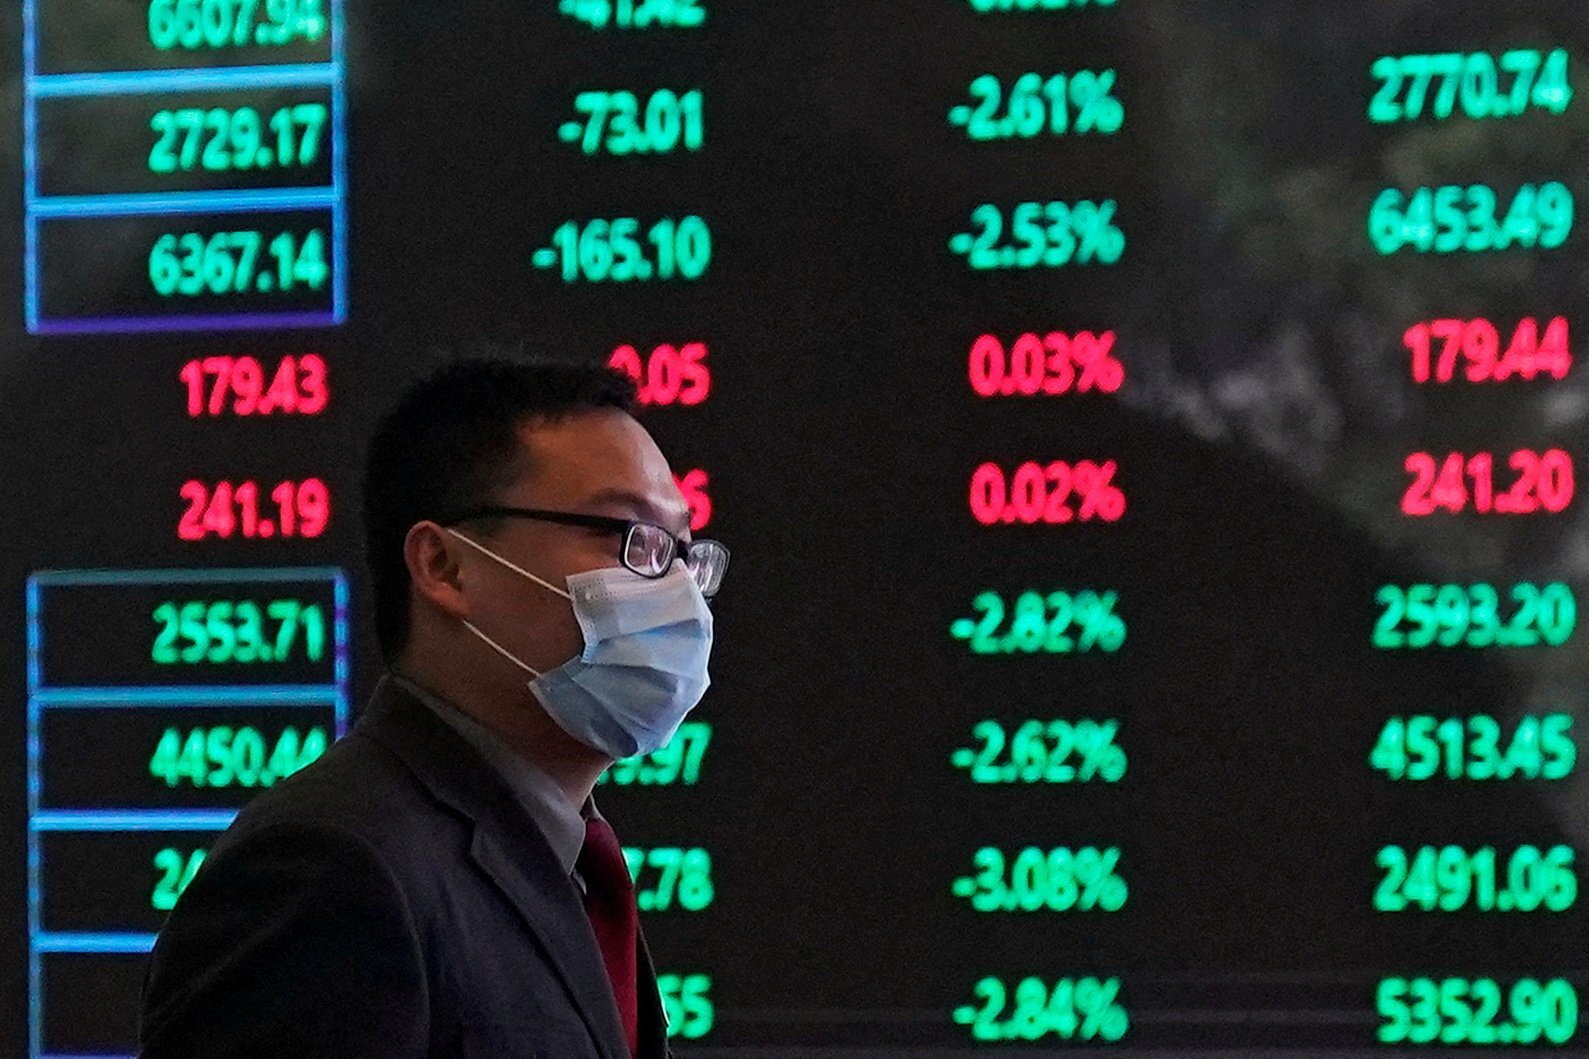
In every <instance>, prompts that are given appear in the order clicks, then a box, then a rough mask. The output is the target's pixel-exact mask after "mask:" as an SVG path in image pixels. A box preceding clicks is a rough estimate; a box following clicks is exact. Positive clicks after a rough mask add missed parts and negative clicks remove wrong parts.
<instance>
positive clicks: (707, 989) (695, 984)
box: [657, 974, 717, 1041]
mask: <svg viewBox="0 0 1589 1059" xmlns="http://www.w3.org/2000/svg"><path fill="white" fill-rule="evenodd" d="M657 991H658V992H659V993H661V994H662V1011H663V1014H664V1015H666V1016H667V1021H668V1036H669V1037H682V1038H683V1039H684V1040H687V1041H698V1040H700V1039H701V1038H702V1037H705V1036H706V1035H707V1034H709V1033H711V1032H712V1026H713V1025H714V1024H715V1023H716V1022H717V1008H716V1007H715V1006H714V1005H713V1003H712V976H711V975H706V974H682V975H681V974H659V975H657Z"/></svg>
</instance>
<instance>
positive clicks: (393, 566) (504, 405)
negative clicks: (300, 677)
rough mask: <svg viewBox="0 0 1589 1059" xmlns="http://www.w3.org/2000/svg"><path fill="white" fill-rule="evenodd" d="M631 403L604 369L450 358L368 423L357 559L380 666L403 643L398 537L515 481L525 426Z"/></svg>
mask: <svg viewBox="0 0 1589 1059" xmlns="http://www.w3.org/2000/svg"><path fill="white" fill-rule="evenodd" d="M634 406H635V385H634V383H633V382H632V381H631V380H630V379H629V377H628V376H626V375H623V374H621V373H620V372H617V371H614V370H612V369H610V368H603V367H597V366H595V365H590V364H575V363H567V362H562V361H551V360H539V359H531V358H510V357H507V356H502V355H491V356H470V357H467V358H464V359H455V360H451V361H449V362H447V363H445V364H443V366H442V367H441V368H439V369H437V370H435V371H434V372H432V373H431V374H430V375H428V376H427V377H425V378H423V379H421V380H419V381H418V382H416V383H414V384H413V385H412V386H410V387H409V388H408V390H407V391H406V392H405V393H404V394H403V395H402V397H401V398H400V399H399V400H398V402H397V404H396V406H395V407H393V408H392V410H391V411H390V412H388V413H387V414H386V416H385V418H383V419H382V420H381V422H380V425H379V426H377V427H376V430H375V435H374V437H373V438H372V439H371V442H370V447H369V452H368V455H367V456H366V459H365V464H364V483H363V494H364V495H363V501H364V548H365V559H366V561H367V562H368V564H369V569H370V576H371V584H372V590H373V593H374V597H375V636H376V640H377V641H378V642H379V644H380V648H381V656H382V657H383V658H384V659H385V660H386V661H387V662H388V663H390V662H392V661H393V660H394V659H396V658H397V656H398V655H399V654H400V653H401V652H402V650H403V648H404V646H405V645H406V644H407V642H408V633H409V607H408V603H409V600H408V596H409V576H408V564H407V562H406V561H405V560H404V557H403V542H404V540H405V539H407V537H408V531H409V530H410V529H412V528H413V526H414V524H415V523H416V522H421V521H423V520H425V519H440V518H445V517H447V516H448V515H449V513H452V512H460V511H464V510H467V509H468V508H472V507H477V506H480V505H482V504H489V503H491V502H492V501H493V500H495V499H496V494H497V492H498V491H499V490H501V489H503V488H505V487H506V486H508V485H510V484H512V483H513V482H514V481H515V480H517V478H518V477H519V475H520V474H522V473H523V471H524V469H525V468H524V467H523V465H522V460H521V458H520V457H521V453H522V449H521V447H520V443H519V437H518V430H519V428H520V426H522V425H523V424H524V423H526V422H530V421H535V420H543V421H544V420H556V419H560V418H562V417H564V416H567V415H569V414H570V413H574V412H580V411H586V410H594V409H600V408H616V409H619V410H620V411H623V412H630V413H632V412H633V411H634Z"/></svg>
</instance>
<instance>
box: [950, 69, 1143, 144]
mask: <svg viewBox="0 0 1589 1059" xmlns="http://www.w3.org/2000/svg"><path fill="white" fill-rule="evenodd" d="M1114 85H1115V72H1114V71H1113V70H1101V71H1094V70H1078V71H1077V72H1075V73H1071V74H1054V75H1052V76H1049V77H1045V76H1044V75H1042V74H1039V73H1024V74H1021V75H1020V76H1019V77H1017V78H1015V80H1014V81H1013V82H1011V83H1010V85H1009V86H1008V87H1006V86H1005V83H1004V81H1003V80H1002V79H1001V78H999V77H998V76H996V75H994V74H982V75H981V76H979V77H977V78H976V79H975V80H973V81H972V82H971V85H970V96H971V101H970V102H968V103H958V104H956V105H955V106H953V107H951V108H950V109H949V124H950V125H954V126H957V127H959V128H963V129H965V131H966V138H967V139H970V140H973V141H976V142H979V143H987V142H989V141H993V140H1030V139H1034V138H1036V137H1039V136H1067V135H1075V136H1085V135H1088V134H1094V135H1102V136H1112V135H1114V134H1115V133H1117V132H1119V131H1120V128H1121V126H1122V125H1124V124H1125V117H1126V111H1125V107H1123V106H1122V105H1121V104H1120V101H1119V100H1118V99H1116V98H1115V97H1114V96H1113V94H1112V93H1113V90H1114Z"/></svg>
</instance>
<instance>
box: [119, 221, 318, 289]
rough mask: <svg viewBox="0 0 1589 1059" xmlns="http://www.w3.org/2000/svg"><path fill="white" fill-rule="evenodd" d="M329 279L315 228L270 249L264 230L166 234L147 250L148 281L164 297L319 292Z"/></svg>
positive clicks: (285, 235)
mask: <svg viewBox="0 0 1589 1059" xmlns="http://www.w3.org/2000/svg"><path fill="white" fill-rule="evenodd" d="M261 250H264V251H265V253H264V255H263V257H262V255H261ZM330 275H331V269H330V267H329V266H327V264H326V237H325V233H324V232H322V231H320V230H319V229H318V228H316V229H313V230H312V231H310V232H308V233H307V234H305V235H304V236H302V237H301V238H300V237H299V236H297V235H295V234H293V233H292V232H282V233H281V234H279V235H277V236H275V237H274V238H272V239H271V240H270V242H269V244H268V245H267V244H266V242H265V233H263V232H216V233H214V234H213V235H208V236H206V235H203V234H201V233H199V232H185V233H170V234H167V235H162V236H161V237H160V238H159V239H157V240H156V241H155V244H154V246H153V247H152V248H151V249H150V251H149V282H150V284H151V285H152V286H153V287H154V292H155V293H156V294H158V295H160V297H162V298H172V297H183V298H196V297H200V296H203V295H228V294H247V293H252V292H258V293H260V294H270V293H273V292H281V293H290V292H292V291H294V290H297V289H300V288H304V287H307V288H308V289H310V290H316V291H317V290H321V289H322V288H324V287H325V284H326V280H327V279H328V278H329V277H330Z"/></svg>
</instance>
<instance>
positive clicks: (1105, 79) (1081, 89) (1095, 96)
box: [1070, 70, 1126, 135]
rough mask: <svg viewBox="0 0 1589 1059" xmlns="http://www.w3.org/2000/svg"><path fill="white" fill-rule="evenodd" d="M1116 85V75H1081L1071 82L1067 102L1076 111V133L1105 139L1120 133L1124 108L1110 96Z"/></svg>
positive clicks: (1107, 71) (1076, 75) (1083, 73)
mask: <svg viewBox="0 0 1589 1059" xmlns="http://www.w3.org/2000/svg"><path fill="white" fill-rule="evenodd" d="M1114 84H1115V72H1114V71H1113V70H1104V71H1103V72H1101V73H1092V72H1091V71H1086V70H1084V71H1082V72H1080V73H1077V74H1074V75H1072V77H1071V79H1070V101H1071V103H1072V105H1074V106H1075V108H1076V131H1077V132H1078V133H1084V132H1101V133H1104V134H1106V135H1109V134H1113V133H1116V132H1119V131H1120V126H1121V125H1123V124H1124V123H1125V120H1126V108H1125V107H1123V106H1121V105H1120V101H1119V100H1118V99H1116V98H1115V97H1114V96H1112V95H1110V92H1111V91H1112V90H1113V88H1114Z"/></svg>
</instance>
